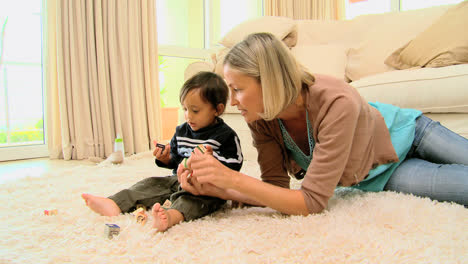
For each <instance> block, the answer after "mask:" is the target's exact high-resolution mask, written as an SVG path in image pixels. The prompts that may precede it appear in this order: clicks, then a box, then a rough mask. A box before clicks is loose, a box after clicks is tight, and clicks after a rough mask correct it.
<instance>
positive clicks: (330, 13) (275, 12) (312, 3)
mask: <svg viewBox="0 0 468 264" xmlns="http://www.w3.org/2000/svg"><path fill="white" fill-rule="evenodd" d="M344 1H345V0H290V1H285V0H264V5H265V15H266V16H284V17H290V18H293V19H320V20H337V19H344V17H345V13H344Z"/></svg>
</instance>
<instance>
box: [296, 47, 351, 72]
mask: <svg viewBox="0 0 468 264" xmlns="http://www.w3.org/2000/svg"><path fill="white" fill-rule="evenodd" d="M291 52H292V54H293V55H294V56H295V57H296V59H297V60H298V61H299V63H301V64H302V65H303V66H304V67H306V68H307V69H308V70H309V71H310V72H311V73H312V74H314V73H321V74H327V75H331V76H334V77H336V78H338V79H341V80H344V79H345V67H346V47H344V46H341V45H331V44H329V45H302V46H296V47H294V48H292V49H291Z"/></svg>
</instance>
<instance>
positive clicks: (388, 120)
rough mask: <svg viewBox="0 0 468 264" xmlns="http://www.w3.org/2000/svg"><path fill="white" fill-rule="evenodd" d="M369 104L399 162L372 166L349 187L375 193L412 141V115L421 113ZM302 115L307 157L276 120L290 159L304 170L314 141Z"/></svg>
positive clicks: (386, 180) (307, 164) (385, 181)
mask: <svg viewBox="0 0 468 264" xmlns="http://www.w3.org/2000/svg"><path fill="white" fill-rule="evenodd" d="M369 104H370V105H371V106H372V107H375V108H376V109H377V110H379V112H380V113H381V114H382V116H383V118H384V120H385V124H386V125H387V128H388V130H389V132H390V138H391V141H392V144H393V148H394V149H395V152H396V154H397V156H398V159H399V160H400V161H399V162H395V163H388V164H382V165H379V166H377V167H376V168H374V169H372V170H370V171H369V175H368V176H367V178H366V179H364V180H363V181H361V182H360V183H359V184H356V185H354V186H352V187H354V188H356V189H360V190H363V191H374V192H378V191H382V190H383V188H384V187H385V184H387V182H388V179H390V176H391V175H392V173H393V171H394V170H395V169H396V168H397V167H398V165H399V164H400V163H401V162H402V161H403V160H404V159H405V158H406V155H407V154H408V151H409V150H410V148H411V145H412V144H413V140H414V132H415V128H416V118H418V117H419V116H420V115H421V114H422V112H421V111H419V110H415V109H407V108H399V107H396V106H393V105H389V104H383V103H379V102H375V103H369ZM306 116H307V117H306V120H307V134H308V137H309V149H310V154H309V155H308V156H307V155H305V154H304V153H303V152H302V150H301V149H300V148H299V147H298V146H297V145H296V143H295V142H294V140H292V138H291V136H290V135H289V133H288V131H287V130H286V128H285V127H284V125H283V123H282V122H281V120H280V119H278V121H279V124H280V128H281V133H282V135H283V139H284V143H285V145H286V148H287V149H288V151H289V153H290V154H291V156H292V158H293V159H294V161H296V163H297V164H298V165H299V166H300V167H301V168H303V169H304V170H307V168H308V167H309V164H310V162H311V161H312V158H313V154H312V153H313V149H314V146H315V141H314V139H313V136H312V127H311V125H310V121H309V118H308V115H307V111H306Z"/></svg>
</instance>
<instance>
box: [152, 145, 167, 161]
mask: <svg viewBox="0 0 468 264" xmlns="http://www.w3.org/2000/svg"><path fill="white" fill-rule="evenodd" d="M153 143H154V145H155V146H156V148H155V149H154V151H153V156H155V157H156V159H157V160H159V161H161V162H163V163H165V164H169V161H170V160H171V155H170V153H171V145H169V144H167V145H163V144H159V143H158V142H156V140H154V141H153Z"/></svg>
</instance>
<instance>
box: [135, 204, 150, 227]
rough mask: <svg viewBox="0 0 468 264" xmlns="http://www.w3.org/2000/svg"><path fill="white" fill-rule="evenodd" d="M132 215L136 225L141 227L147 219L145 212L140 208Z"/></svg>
mask: <svg viewBox="0 0 468 264" xmlns="http://www.w3.org/2000/svg"><path fill="white" fill-rule="evenodd" d="M132 214H133V215H134V216H135V218H136V221H137V223H140V224H142V225H144V224H145V223H146V220H147V219H148V216H147V215H146V211H145V210H144V209H143V208H142V207H140V208H138V209H136V210H135V211H134V212H133V213H132Z"/></svg>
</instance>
